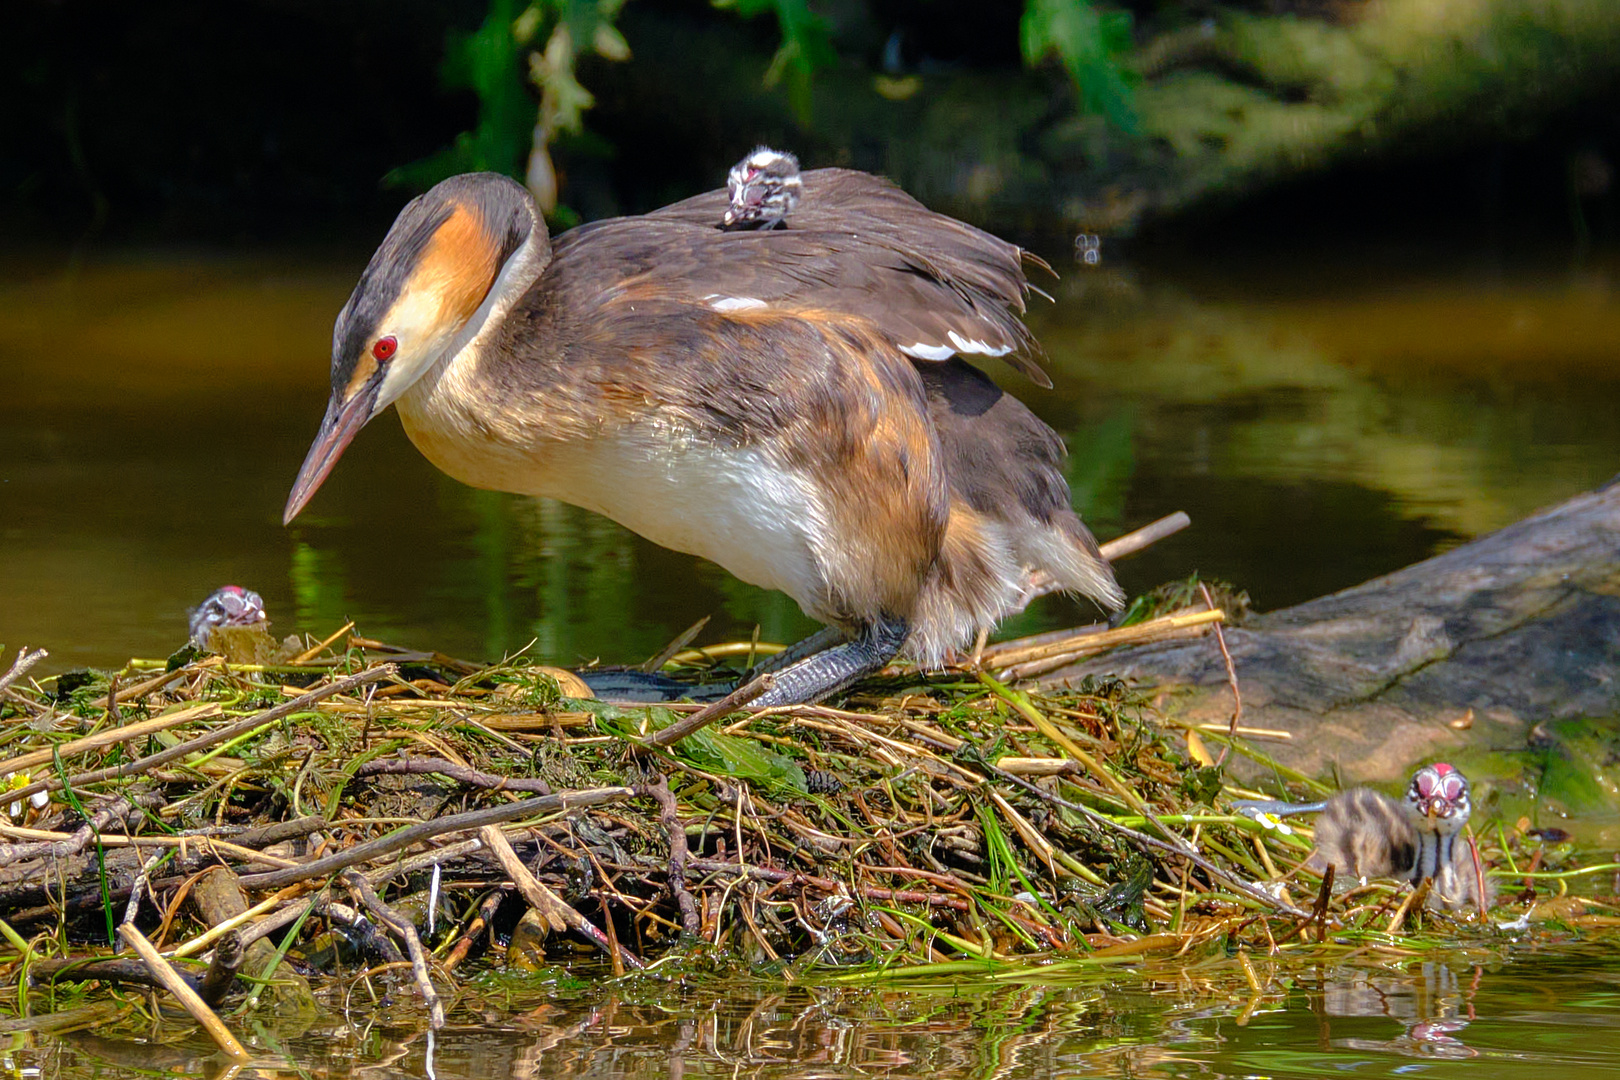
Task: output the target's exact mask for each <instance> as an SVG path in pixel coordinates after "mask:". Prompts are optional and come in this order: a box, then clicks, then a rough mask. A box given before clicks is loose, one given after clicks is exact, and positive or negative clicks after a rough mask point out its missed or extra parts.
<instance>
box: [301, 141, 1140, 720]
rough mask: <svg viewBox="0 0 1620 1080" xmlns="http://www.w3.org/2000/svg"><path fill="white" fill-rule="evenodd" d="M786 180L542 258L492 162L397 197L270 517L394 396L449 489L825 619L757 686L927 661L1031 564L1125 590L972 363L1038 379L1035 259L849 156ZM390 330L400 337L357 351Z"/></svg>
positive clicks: (777, 700)
mask: <svg viewBox="0 0 1620 1080" xmlns="http://www.w3.org/2000/svg"><path fill="white" fill-rule="evenodd" d="M799 180H800V182H801V187H800V191H801V202H800V203H799V205H797V206H796V207H794V208H793V210H792V213H791V215H790V220H789V221H787V222H786V227H785V228H778V229H771V230H763V231H760V230H742V231H726V230H722V229H720V228H718V227H717V223H718V222H719V221H720V218H721V215H722V212H723V211H724V209H725V207H726V195H725V193H724V192H713V193H710V194H709V195H704V196H699V197H698V198H696V199H691V200H688V201H687V202H684V203H678V204H676V205H674V206H670V207H666V208H665V209H663V210H660V211H657V212H655V213H653V214H648V215H645V216H642V217H630V218H618V219H613V220H609V221H600V222H593V223H591V224H589V225H584V226H581V227H579V228H577V229H574V230H572V231H570V232H568V233H566V234H564V235H563V236H561V237H559V238H558V240H557V244H556V248H555V250H553V249H552V247H551V245H550V243H549V241H548V238H547V236H546V232H545V225H544V223H543V222H542V220H541V219H540V216H539V212H538V210H537V209H536V208H535V205H534V202H533V200H532V199H531V198H530V197H529V195H528V193H527V192H526V191H525V190H524V189H523V188H522V187H520V186H519V185H517V184H516V183H514V182H513V181H511V180H508V179H506V178H504V177H499V176H495V175H493V174H475V175H469V176H460V177H453V178H451V179H450V180H447V181H445V182H444V183H442V184H440V185H438V186H437V187H435V188H434V189H433V190H432V191H430V192H428V193H427V194H426V195H423V196H422V197H421V198H419V199H417V200H415V201H413V202H412V203H411V204H410V205H409V206H407V207H406V209H405V210H404V211H403V212H402V213H401V214H400V217H399V219H398V220H397V221H396V222H395V223H394V226H393V228H392V229H390V230H389V233H388V236H387V237H386V238H385V239H384V241H383V244H382V246H381V247H380V248H379V249H378V251H377V254H376V255H375V256H374V257H373V259H372V261H371V263H370V265H368V266H367V268H366V271H365V273H364V274H363V275H362V277H361V280H360V284H359V285H358V286H357V287H356V289H355V292H354V295H353V296H351V297H350V299H349V302H348V304H347V305H345V307H344V310H343V312H342V314H340V315H339V317H338V324H337V326H336V327H335V329H334V333H333V358H334V359H333V379H332V382H333V387H334V395H333V400H332V403H331V404H330V405H328V407H327V413H326V418H325V420H324V421H323V422H322V424H321V430H320V433H319V434H318V435H317V437H316V440H315V444H314V445H313V446H312V447H311V448H310V452H309V457H308V458H307V459H306V460H305V462H304V466H303V468H302V469H301V470H300V472H299V475H298V481H297V483H296V484H295V486H294V488H293V491H292V495H291V497H290V498H289V499H288V502H287V515H286V516H287V518H288V519H289V520H290V519H291V518H292V516H293V515H295V514H297V513H298V511H299V510H300V509H302V508H303V506H304V504H305V503H306V502H308V500H309V498H310V496H311V495H313V494H314V492H315V490H316V488H317V487H318V486H319V485H320V483H321V481H322V480H323V479H324V478H325V476H326V475H327V473H328V472H330V471H331V468H332V466H333V464H334V463H335V462H336V460H337V458H338V456H339V455H340V454H341V453H342V451H343V448H344V447H345V446H346V445H347V444H348V442H349V440H350V439H351V438H353V436H354V434H355V432H356V431H358V430H359V428H360V427H361V426H362V425H363V424H364V423H365V422H366V421H367V420H368V419H369V418H370V417H371V416H372V415H374V414H375V413H376V412H377V411H378V410H380V409H382V408H386V407H387V406H388V405H389V404H390V403H393V402H396V401H397V402H398V405H399V409H400V415H401V419H402V420H403V422H404V426H405V430H406V433H407V434H408V435H409V436H410V438H411V440H412V441H413V442H414V443H415V444H416V445H417V447H418V448H419V449H421V450H422V452H423V453H424V454H426V455H427V456H428V457H429V458H430V459H431V460H433V462H434V463H435V464H437V465H438V466H439V467H440V468H442V469H444V470H445V471H446V472H449V473H450V474H451V475H453V476H455V477H456V478H458V479H460V480H462V481H464V482H466V483H469V484H474V485H477V486H479V487H485V488H492V489H497V490H503V491H514V492H521V493H526V494H534V495H546V496H551V497H554V498H559V499H562V500H565V501H567V502H570V503H573V504H575V505H577V506H583V507H586V508H587V509H591V510H594V511H596V512H599V513H602V514H605V515H607V516H609V517H611V518H613V519H615V520H617V521H619V522H621V523H622V524H624V525H626V526H627V527H629V528H631V529H633V530H635V531H636V532H638V533H640V534H642V535H643V536H646V537H648V538H649V539H651V540H653V541H654V542H657V543H661V544H664V545H665V546H668V547H672V548H675V549H678V550H682V551H688V552H691V553H693V554H697V555H701V556H703V557H705V558H709V559H712V560H713V561H715V562H717V563H719V564H720V565H721V566H724V567H725V568H726V569H728V570H730V571H732V572H733V573H734V574H736V575H737V576H739V577H741V578H743V579H745V580H748V581H752V582H755V583H758V584H762V585H765V586H768V587H773V588H779V589H782V590H783V591H785V592H787V593H788V594H789V595H791V596H793V597H794V599H796V600H797V601H798V602H799V603H800V605H801V606H802V607H803V608H804V609H805V610H806V611H807V612H808V613H810V614H811V615H813V616H814V617H816V618H818V619H820V620H821V621H823V622H826V623H828V624H829V626H830V627H831V628H833V629H834V630H835V631H836V633H833V634H831V635H818V637H817V638H815V639H812V640H813V641H815V642H816V643H817V647H818V648H820V649H821V651H819V652H813V653H812V652H810V651H809V650H808V649H804V650H790V652H789V653H788V654H784V658H782V659H780V660H778V661H775V663H776V666H777V670H776V671H775V672H774V675H775V677H776V682H775V686H774V688H773V689H772V690H771V691H770V692H769V693H767V694H766V695H765V696H764V697H762V698H760V699H758V701H757V702H756V704H761V705H778V704H792V703H795V702H804V701H815V700H819V699H820V698H823V697H826V696H828V695H829V694H832V693H835V692H837V691H839V690H841V689H843V688H845V687H847V686H849V685H851V684H853V683H854V682H855V681H857V680H859V679H860V678H862V677H863V676H864V675H866V674H869V673H870V672H872V671H875V670H877V669H878V668H881V667H882V666H883V664H884V663H886V662H887V661H888V660H889V659H890V658H892V657H893V656H894V655H895V654H896V653H897V652H899V651H900V650H901V649H902V648H904V649H905V650H906V651H907V652H908V653H909V654H910V655H912V656H913V657H915V658H917V659H919V660H922V661H923V662H927V663H931V662H935V661H937V660H939V659H941V658H942V657H944V656H945V655H946V654H948V653H949V652H950V650H952V649H955V648H960V647H962V646H964V645H966V644H967V643H969V642H970V641H971V640H972V638H973V635H974V634H975V633H977V632H979V631H981V630H986V629H988V628H990V627H992V626H994V625H995V623H996V622H997V621H998V620H999V619H1001V618H1002V617H1003V616H1005V615H1006V614H1007V613H1009V612H1011V611H1013V610H1017V608H1018V606H1019V604H1020V603H1021V600H1022V599H1023V597H1024V593H1025V588H1026V586H1027V584H1028V582H1029V581H1030V580H1032V579H1033V578H1034V577H1036V576H1040V577H1042V578H1045V579H1053V580H1056V581H1057V582H1059V583H1060V584H1061V585H1062V586H1063V587H1065V588H1067V589H1069V590H1071V591H1073V592H1077V593H1081V594H1084V595H1087V596H1090V597H1092V598H1093V599H1095V600H1097V601H1098V603H1100V604H1103V605H1105V606H1108V607H1118V606H1119V605H1120V603H1121V601H1122V599H1123V597H1122V596H1121V594H1120V592H1119V587H1118V586H1117V585H1116V584H1115V583H1114V580H1113V576H1112V574H1111V572H1110V571H1109V569H1108V565H1107V563H1106V562H1104V561H1103V560H1102V559H1101V558H1100V557H1099V556H1098V554H1097V547H1096V543H1095V541H1094V540H1093V539H1092V538H1091V535H1090V533H1089V532H1087V531H1086V528H1085V526H1084V525H1082V524H1081V522H1080V519H1079V517H1078V516H1077V515H1076V514H1075V513H1074V510H1073V508H1072V507H1071V506H1070V504H1069V491H1068V486H1067V484H1066V483H1065V481H1064V479H1063V472H1062V468H1061V458H1062V455H1063V446H1062V442H1061V440H1059V439H1058V437H1057V435H1056V434H1055V433H1054V432H1053V431H1052V430H1051V429H1050V428H1048V427H1047V426H1046V425H1045V424H1043V423H1041V421H1039V420H1038V419H1037V418H1035V416H1034V415H1033V414H1031V413H1030V412H1029V411H1028V410H1027V409H1025V408H1024V407H1023V406H1022V405H1021V404H1019V403H1018V402H1017V401H1016V400H1015V399H1013V398H1011V397H1010V396H1008V395H1006V394H1005V393H1004V392H1003V391H1002V390H1000V388H998V387H997V386H996V385H995V384H994V383H992V382H991V381H990V380H989V379H988V378H987V377H985V376H984V375H983V374H982V373H980V372H979V371H978V370H977V369H976V368H974V367H971V366H970V365H968V364H966V363H964V362H963V361H962V360H961V359H959V354H965V355H970V356H972V355H978V356H993V357H1003V358H1005V359H1006V360H1008V361H1009V362H1011V363H1013V364H1014V366H1015V367H1017V368H1018V370H1020V371H1023V372H1026V373H1027V374H1029V375H1030V376H1031V377H1032V378H1034V379H1036V380H1037V381H1043V380H1044V375H1043V374H1042V372H1041V369H1040V367H1039V365H1038V363H1037V359H1038V356H1039V346H1038V345H1036V343H1035V341H1034V339H1033V338H1032V337H1031V336H1030V334H1029V331H1028V329H1027V328H1026V327H1025V326H1024V324H1023V322H1022V320H1021V319H1020V318H1019V316H1020V315H1021V314H1022V312H1023V310H1024V292H1025V289H1026V283H1025V280H1024V275H1023V260H1024V258H1025V256H1024V253H1023V252H1022V251H1021V250H1020V249H1019V248H1017V247H1015V246H1014V245H1012V244H1008V243H1005V242H1004V241H1001V240H998V239H996V238H995V237H993V236H990V235H988V234H986V233H983V232H980V231H979V230H977V229H974V228H972V227H971V226H968V225H965V224H963V223H961V222H959V221H954V220H952V219H950V218H947V217H944V216H942V215H939V214H935V213H933V212H931V211H929V210H928V209H926V208H925V207H923V206H922V205H921V204H919V203H917V202H916V201H915V200H913V199H911V198H910V197H909V196H907V195H905V194H904V193H903V192H901V191H899V189H897V188H895V187H893V186H892V185H889V184H887V183H886V182H885V181H881V180H879V179H877V178H876V177H871V176H867V175H865V174H864V173H856V172H849V171H846V170H840V169H819V170H812V171H810V172H806V173H803V174H802V175H801V176H800V177H799ZM396 332H397V333H398V334H399V335H400V337H399V341H400V343H401V344H400V347H399V354H398V355H397V356H395V355H393V354H392V352H389V355H387V356H382V355H379V354H378V353H376V352H375V351H374V350H375V348H376V346H377V345H379V344H380V343H381V342H382V340H383V339H384V338H383V336H384V335H391V334H393V333H396ZM368 350H372V351H369V352H368ZM1047 385H1050V384H1049V383H1048V384H1047Z"/></svg>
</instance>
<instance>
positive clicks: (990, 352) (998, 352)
mask: <svg viewBox="0 0 1620 1080" xmlns="http://www.w3.org/2000/svg"><path fill="white" fill-rule="evenodd" d="M947 336H948V337H949V338H950V340H951V343H950V344H949V345H930V344H928V343H927V342H925V341H919V342H916V343H915V344H912V345H902V346H900V351H901V352H903V353H905V354H906V355H907V356H914V357H916V358H917V359H918V360H949V359H950V358H951V357H953V356H955V355H957V354H958V353H965V354H966V355H968V356H1006V355H1007V354H1008V353H1010V352H1012V351H1013V347H1012V346H1011V345H991V344H990V343H989V342H987V341H979V340H978V339H976V338H965V337H963V336H962V335H961V334H958V333H957V332H956V331H955V330H951V331H949V332H948V334H947Z"/></svg>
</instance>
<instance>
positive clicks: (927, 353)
mask: <svg viewBox="0 0 1620 1080" xmlns="http://www.w3.org/2000/svg"><path fill="white" fill-rule="evenodd" d="M900 351H901V352H903V353H905V354H906V355H907V356H915V357H916V358H917V359H918V360H949V359H950V358H951V357H953V356H955V355H956V350H955V349H953V348H951V347H950V346H949V345H929V344H926V343H924V342H921V341H919V342H917V343H916V344H915V345H902V346H900Z"/></svg>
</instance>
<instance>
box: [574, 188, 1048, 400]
mask: <svg viewBox="0 0 1620 1080" xmlns="http://www.w3.org/2000/svg"><path fill="white" fill-rule="evenodd" d="M726 205H727V203H726V195H725V193H724V192H723V191H716V192H709V193H707V194H704V195H699V196H695V197H693V198H691V199H687V200H685V201H684V202H679V203H676V204H674V205H672V206H668V207H665V208H664V209H662V210H658V211H655V212H654V213H651V214H648V215H645V216H642V217H635V218H614V219H610V220H607V221H599V222H593V223H592V224H589V225H584V226H581V227H580V228H577V229H574V230H572V231H570V232H567V233H565V234H563V235H562V236H560V237H558V238H557V241H556V248H555V255H554V258H553V261H552V264H551V266H550V267H549V268H548V269H547V271H546V273H545V275H544V279H545V280H546V281H547V283H548V285H547V287H548V288H549V289H552V290H554V291H559V290H560V292H561V293H562V294H564V295H559V296H558V297H557V301H559V302H560V303H561V304H562V305H563V309H564V310H574V311H582V310H585V309H588V308H591V307H595V306H597V305H600V304H604V303H611V302H617V301H624V302H634V301H635V300H637V299H638V298H639V299H646V300H649V301H651V300H654V299H661V300H675V301H679V302H688V303H701V304H706V305H708V306H710V307H711V308H714V309H715V310H718V311H727V310H745V309H748V308H756V307H758V306H761V305H764V306H769V307H773V308H778V309H788V310H799V311H802V312H804V313H805V315H806V317H809V318H813V317H814V315H815V312H816V311H818V310H820V311H829V312H835V313H839V314H843V315H854V316H857V317H859V318H862V319H864V320H866V321H868V322H870V323H871V324H872V325H873V326H874V327H875V328H876V329H877V330H878V332H879V333H881V334H882V335H883V336H884V337H885V338H886V339H887V340H889V341H890V342H891V343H892V344H893V345H894V346H895V347H897V348H899V349H901V350H902V351H904V352H905V353H906V354H907V355H909V356H911V357H913V358H914V359H917V360H923V361H930V360H932V361H939V360H945V359H948V358H949V357H951V356H953V355H958V354H960V355H964V356H999V357H1002V358H1003V359H1005V360H1007V362H1008V363H1010V364H1011V365H1012V366H1013V367H1015V368H1016V369H1017V370H1018V371H1020V372H1022V373H1023V374H1024V375H1025V376H1027V377H1028V378H1030V379H1032V380H1033V381H1035V382H1037V383H1039V384H1040V385H1042V386H1050V385H1051V382H1050V380H1049V379H1048V378H1047V376H1046V374H1045V372H1044V371H1043V370H1042V369H1041V367H1040V365H1039V362H1038V361H1039V357H1040V347H1039V345H1038V344H1037V343H1036V342H1035V339H1034V338H1033V337H1032V336H1031V334H1030V333H1029V331H1028V329H1027V328H1026V327H1025V326H1024V324H1023V321H1022V320H1021V319H1020V318H1019V316H1020V315H1021V314H1022V313H1023V311H1024V295H1025V292H1026V290H1027V288H1028V284H1027V282H1026V280H1025V277H1024V269H1023V264H1024V262H1025V260H1026V259H1028V258H1029V256H1027V255H1026V254H1025V253H1024V252H1023V250H1022V249H1020V248H1019V247H1018V246H1017V245H1014V244H1009V243H1007V242H1005V241H1003V240H999V239H997V238H996V237H994V236H991V235H990V234H989V233H986V232H983V231H981V230H979V229H975V228H973V227H972V226H970V225H966V224H963V223H962V222H959V221H956V220H955V219H953V218H949V217H946V216H944V215H943V214H936V213H934V212H933V211H931V210H929V209H927V208H926V207H924V206H923V205H922V204H921V203H918V202H917V201H916V200H915V199H912V198H911V197H910V196H909V195H907V194H905V193H904V192H903V191H900V190H899V189H898V188H896V187H894V186H893V185H891V184H889V183H888V182H887V181H883V180H880V179H878V178H877V177H872V176H868V175H866V174H864V173H857V172H850V171H848V170H843V169H818V170H814V171H812V172H808V173H805V174H804V199H803V202H802V203H801V204H800V205H799V207H798V208H797V209H796V210H795V211H794V212H793V214H792V216H791V217H790V218H789V220H788V225H789V227H788V228H785V229H774V230H766V231H754V232H724V231H721V230H720V229H719V228H718V223H719V221H720V216H721V214H722V213H724V211H725V207H726ZM1037 261H1038V260H1037Z"/></svg>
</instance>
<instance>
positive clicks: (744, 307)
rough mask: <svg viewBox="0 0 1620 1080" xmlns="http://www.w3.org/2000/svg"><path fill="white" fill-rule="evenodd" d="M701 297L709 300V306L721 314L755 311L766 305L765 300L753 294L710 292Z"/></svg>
mask: <svg viewBox="0 0 1620 1080" xmlns="http://www.w3.org/2000/svg"><path fill="white" fill-rule="evenodd" d="M703 299H705V300H707V301H708V302H709V306H710V307H711V308H713V309H714V310H715V311H718V312H720V313H722V314H724V313H725V312H728V311H757V310H759V309H760V308H762V307H765V306H767V305H766V303H765V301H763V300H761V299H759V298H758V297H754V296H721V295H719V294H718V293H711V294H710V295H708V296H705V297H704V298H703Z"/></svg>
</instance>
